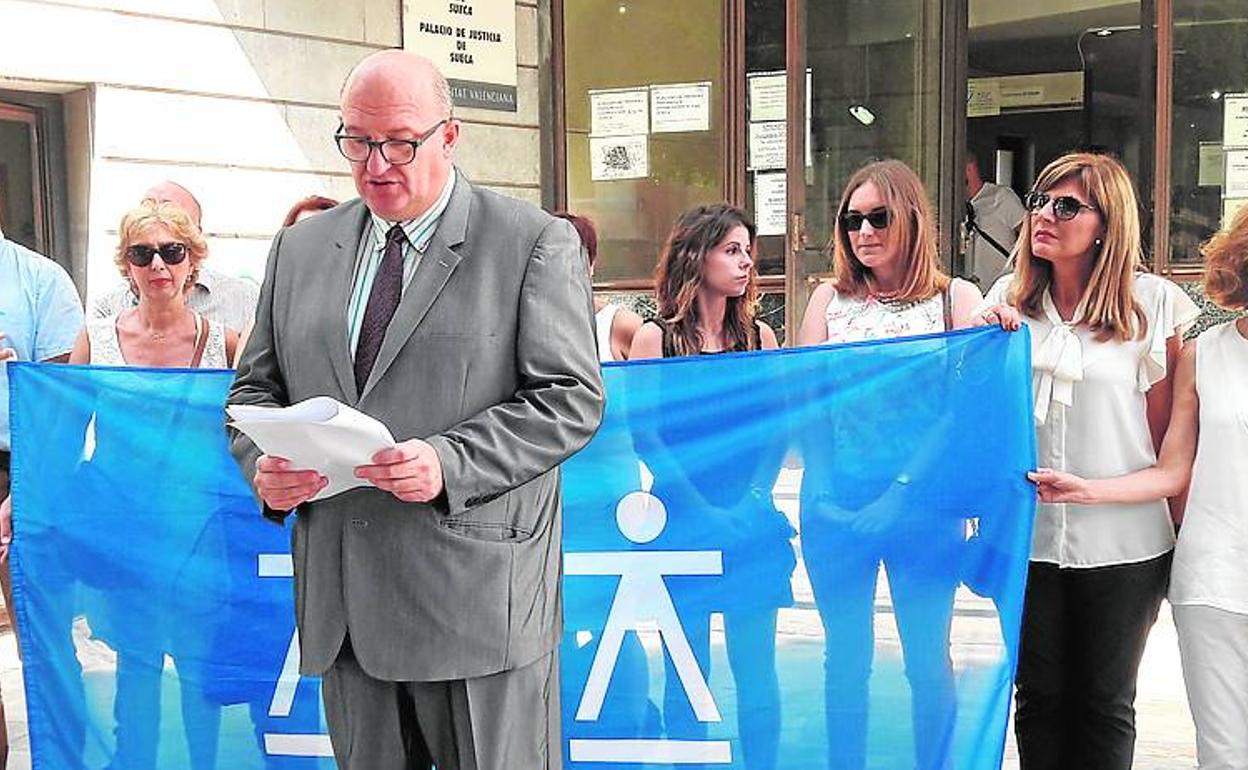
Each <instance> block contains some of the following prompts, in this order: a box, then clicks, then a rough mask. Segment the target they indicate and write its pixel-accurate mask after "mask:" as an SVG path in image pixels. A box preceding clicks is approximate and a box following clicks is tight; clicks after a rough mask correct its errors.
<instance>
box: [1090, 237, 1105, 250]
mask: <svg viewBox="0 0 1248 770" xmlns="http://www.w3.org/2000/svg"><path fill="white" fill-rule="evenodd" d="M1104 245H1105V242H1104V241H1102V240H1101V239H1100V238H1097V239H1096V240H1095V241H1092V248H1094V249H1096V250H1097V251H1100V250H1101V247H1102V246H1104Z"/></svg>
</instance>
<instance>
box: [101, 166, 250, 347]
mask: <svg viewBox="0 0 1248 770" xmlns="http://www.w3.org/2000/svg"><path fill="white" fill-rule="evenodd" d="M143 200H144V201H153V202H155V203H169V204H172V205H174V206H177V207H178V208H180V209H182V211H184V212H186V215H187V216H189V217H190V218H191V221H192V223H193V224H194V226H195V230H196V231H197V232H198V233H199V235H200V237H201V238H202V237H203V228H202V210H201V208H200V205H199V201H198V200H197V199H196V198H195V196H194V195H192V194H191V192H190V191H189V190H187V189H186V188H185V187H183V186H182V185H180V184H178V183H177V182H171V181H164V182H160V183H159V184H156V185H154V186H152V187H151V188H149V189H148V190H147V192H145V193H143ZM205 248H206V247H205ZM259 295H260V289H259V287H258V286H256V284H255V283H254V282H252V281H248V280H245V279H243V278H234V277H232V276H228V275H225V274H223V273H218V272H216V271H214V270H211V269H210V268H208V267H201V268H200V269H199V272H198V273H197V274H196V275H195V285H194V286H192V287H191V291H190V293H189V294H187V296H186V304H187V307H189V308H190V309H191V310H193V311H195V312H196V313H199V314H200V315H202V316H203V317H204V318H207V319H208V320H210V321H215V322H216V323H219V324H221V325H223V326H224V327H225V328H226V329H229V330H231V331H234V332H241V331H242V330H243V329H245V328H247V326H248V325H249V324H251V322H252V321H253V320H254V319H255V317H256V299H257V298H258V297H259ZM138 303H139V298H138V297H137V296H136V295H135V294H134V291H133V289H132V288H131V287H130V286H124V285H123V286H121V287H119V288H118V289H116V290H115V291H113V292H110V293H109V294H105V295H104V296H103V297H100V299H99V300H97V301H96V303H95V305H94V306H93V307H92V309H91V313H90V316H91V318H94V319H98V318H109V317H111V316H115V315H117V314H119V313H120V312H121V311H123V310H126V309H128V308H132V307H135V306H136V305H138Z"/></svg>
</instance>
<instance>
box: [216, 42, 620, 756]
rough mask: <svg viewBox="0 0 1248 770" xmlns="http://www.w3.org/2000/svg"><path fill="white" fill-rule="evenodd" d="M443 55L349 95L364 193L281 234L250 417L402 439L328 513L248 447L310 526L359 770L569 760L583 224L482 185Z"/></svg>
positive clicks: (395, 69) (348, 743)
mask: <svg viewBox="0 0 1248 770" xmlns="http://www.w3.org/2000/svg"><path fill="white" fill-rule="evenodd" d="M459 135H460V126H459V123H458V122H457V121H455V119H454V118H452V117H451V99H450V91H449V88H448V86H447V84H446V80H445V79H444V78H443V77H442V75H441V74H440V73H439V72H438V71H437V69H436V68H435V67H434V66H433V65H432V64H431V63H430V62H429V61H428V60H426V59H423V58H421V57H419V56H416V55H414V54H411V53H407V52H402V51H384V52H380V53H376V54H373V55H372V56H370V57H368V58H367V59H365V60H364V61H363V62H361V63H360V64H359V65H358V66H357V67H356V68H355V70H354V71H353V72H352V73H351V75H350V76H349V77H348V79H347V82H346V85H345V86H344V88H343V97H342V125H341V127H340V128H339V130H338V133H337V135H336V136H335V140H336V141H337V143H338V147H339V149H340V151H341V152H342V154H343V155H344V156H345V157H346V158H347V159H348V160H349V161H350V162H351V172H352V175H353V176H354V178H355V183H356V189H357V190H358V191H359V193H360V198H361V199H362V200H356V201H351V202H349V203H346V204H343V205H341V206H338V207H337V208H335V209H333V210H331V211H328V212H326V213H324V214H321V215H319V216H316V217H312V218H310V219H307V220H304V221H303V222H300V223H298V224H296V225H294V226H292V227H290V228H287V229H284V230H282V231H281V232H279V233H278V234H277V236H276V237H275V238H274V241H273V247H272V250H271V252H270V254H269V261H268V265H267V269H266V276H265V281H264V286H263V288H262V289H261V295H260V302H259V306H258V310H257V317H256V325H255V331H254V332H253V333H252V336H251V339H250V341H249V342H248V344H247V347H246V350H245V351H244V353H243V356H242V360H241V361H240V363H239V367H238V375H237V379H236V380H235V382H234V386H233V388H232V389H231V391H230V398H229V400H230V403H232V404H267V405H286V404H291V403H295V402H297V401H300V400H302V399H305V398H309V397H312V396H318V395H328V396H332V397H334V398H337V399H339V400H341V401H344V402H346V403H348V404H352V405H354V406H356V407H357V408H358V409H360V410H361V411H363V412H366V413H368V414H370V415H372V416H373V417H376V418H378V419H379V420H381V421H382V422H384V423H385V424H386V425H387V426H388V427H389V429H390V431H391V433H392V434H393V435H394V436H395V437H396V438H397V439H399V444H398V446H397V447H395V448H393V449H388V450H383V451H382V452H379V453H378V454H377V455H375V456H374V457H373V458H372V460H373V462H372V464H369V465H364V466H361V467H359V468H357V469H356V473H357V475H359V476H360V477H361V478H364V479H366V480H367V481H368V482H370V484H371V485H370V486H366V487H362V488H359V489H355V490H351V491H348V492H345V493H343V494H340V495H337V496H335V497H332V498H328V499H325V500H315V501H312V500H311V498H313V497H314V496H315V495H316V494H317V492H318V491H320V489H322V488H323V486H324V484H325V479H324V478H322V476H321V474H320V473H318V472H317V470H316V469H302V468H293V467H291V464H290V463H289V462H288V461H286V460H284V459H282V458H277V457H269V456H263V455H261V454H260V452H259V450H258V449H257V448H256V446H255V445H254V444H252V443H251V442H250V441H249V440H248V439H247V438H246V437H244V436H242V435H240V434H237V433H234V434H233V435H232V449H233V452H234V455H235V457H236V458H237V459H238V461H239V463H240V464H241V465H242V467H243V471H244V474H245V475H246V477H247V478H249V479H251V480H252V483H253V485H254V487H255V490H256V493H257V495H258V496H259V497H260V498H261V499H262V500H263V502H264V504H265V515H266V516H270V517H272V518H275V519H281V518H282V517H283V516H284V512H285V511H288V510H290V509H292V508H293V509H296V510H297V512H298V518H297V520H296V524H295V532H294V544H293V546H294V557H295V611H296V618H297V620H298V623H299V633H300V645H301V652H302V661H303V663H302V671H303V673H305V674H310V675H315V674H320V675H323V677H324V699H325V711H326V716H327V719H328V722H329V731H330V738H331V740H332V743H333V747H334V754H335V757H336V758H337V760H338V765H339V767H341V768H344V769H346V770H391V768H393V770H409V769H411V768H421V769H422V770H424V769H426V768H429V767H431V766H432V765H434V764H436V765H437V767H438V768H439V770H458V769H460V768H463V769H464V770H470V769H472V770H504V769H506V770H521V769H528V768H533V769H535V770H536V769H537V768H557V767H559V764H560V747H559V709H558V691H559V684H558V660H557V654H556V646H557V643H558V641H559V636H560V628H559V625H560V612H561V595H560V587H559V579H560V573H561V569H560V563H561V562H560V539H561V513H560V489H559V472H558V466H559V463H561V462H562V461H563V460H565V459H566V458H567V457H569V456H570V455H571V454H573V453H574V452H576V451H577V450H578V449H579V448H580V447H581V446H582V445H584V444H585V443H586V442H587V441H588V440H589V438H590V437H591V436H592V435H593V433H594V431H595V430H596V429H597V426H598V422H599V420H600V418H601V414H602V406H603V391H602V381H601V377H600V374H599V370H598V363H597V355H596V352H595V347H594V333H593V321H592V307H591V297H590V289H589V281H588V276H587V271H586V266H585V261H584V260H583V259H581V258H580V250H579V242H578V240H577V237H576V234H575V232H574V231H573V229H572V228H571V226H570V225H568V224H567V223H566V222H563V221H561V220H557V219H554V218H553V217H551V216H549V215H547V214H545V213H544V212H542V211H540V210H539V209H537V208H535V207H533V206H530V205H527V204H524V203H520V202H518V201H515V200H511V199H508V198H505V197H502V196H500V195H497V194H494V193H491V192H489V191H487V190H484V189H482V188H479V187H476V186H474V185H472V184H471V183H469V182H468V180H467V179H465V178H464V176H463V175H462V174H460V173H458V172H457V170H456V169H455V167H454V165H453V163H452V154H453V151H454V149H455V145H456V143H457V141H458V139H459Z"/></svg>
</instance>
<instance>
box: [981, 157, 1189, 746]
mask: <svg viewBox="0 0 1248 770" xmlns="http://www.w3.org/2000/svg"><path fill="white" fill-rule="evenodd" d="M1025 205H1026V207H1027V209H1028V210H1029V212H1030V214H1029V215H1028V216H1027V218H1026V219H1025V220H1024V221H1023V227H1022V232H1021V233H1020V234H1019V240H1018V245H1017V247H1016V261H1015V272H1014V273H1013V274H1012V275H1007V276H1003V277H1002V278H1001V279H1000V280H999V281H997V283H996V284H995V285H994V286H993V288H992V289H991V290H990V291H989V293H988V297H987V299H986V300H985V304H986V305H993V304H995V303H1006V304H1007V305H1008V306H1009V307H1011V308H1013V309H1015V310H1017V311H1018V313H1020V314H1021V315H1022V318H1023V321H1024V322H1025V323H1026V324H1027V326H1028V327H1029V328H1030V330H1031V335H1032V369H1033V384H1034V389H1035V422H1036V433H1037V443H1038V450H1039V464H1040V466H1042V467H1048V468H1053V469H1056V470H1059V471H1065V472H1069V473H1073V474H1078V475H1080V476H1116V475H1121V474H1124V473H1130V472H1133V471H1137V470H1141V469H1143V468H1147V467H1149V466H1151V465H1153V464H1154V463H1155V462H1156V461H1157V448H1158V447H1160V445H1161V442H1162V436H1163V435H1164V434H1165V431H1166V425H1167V423H1168V422H1169V420H1170V414H1171V404H1172V394H1173V387H1172V380H1173V377H1174V371H1175V367H1176V364H1177V362H1178V358H1179V350H1180V345H1181V340H1182V332H1183V330H1184V329H1185V328H1186V327H1187V325H1188V324H1189V323H1190V322H1191V321H1193V320H1195V318H1196V316H1197V315H1198V310H1197V308H1196V306H1195V304H1194V303H1193V302H1192V301H1191V300H1190V299H1188V297H1187V295H1185V294H1184V293H1183V292H1182V291H1181V290H1180V289H1179V288H1178V286H1176V285H1175V284H1173V283H1170V282H1169V281H1167V280H1165V279H1163V278H1160V277H1158V276H1155V275H1151V274H1147V273H1142V272H1140V269H1141V265H1142V254H1141V248H1142V247H1141V244H1142V239H1141V233H1140V218H1139V204H1138V203H1137V200H1136V196H1135V190H1134V187H1133V185H1132V183H1131V178H1130V177H1129V176H1128V174H1127V171H1126V169H1124V168H1123V166H1122V164H1121V163H1120V162H1119V161H1117V160H1116V159H1114V158H1113V157H1110V156H1108V155H1095V154H1091V153H1072V154H1069V155H1065V156H1063V157H1061V158H1058V159H1057V160H1055V161H1053V162H1052V163H1050V164H1049V165H1048V166H1046V167H1045V168H1044V170H1043V171H1041V172H1040V176H1039V177H1038V178H1037V180H1036V184H1035V186H1034V188H1033V189H1032V191H1031V192H1030V193H1028V194H1027V196H1026V199H1025ZM998 307H999V309H1000V310H1001V311H1002V312H1004V311H1005V308H1003V307H1000V306H998ZM1174 542H1175V537H1174V525H1173V523H1172V522H1171V519H1170V513H1169V511H1168V509H1167V506H1166V501H1165V499H1164V496H1163V495H1162V494H1160V493H1158V494H1157V495H1156V496H1155V497H1152V498H1151V499H1147V500H1140V501H1137V502H1133V503H1107V504H1089V505H1078V504H1072V503H1066V502H1062V503H1050V502H1042V503H1041V504H1040V506H1039V507H1038V509H1037V512H1036V523H1035V527H1034V537H1033V543H1032V554H1031V565H1030V569H1029V571H1028V577H1027V594H1026V599H1025V602H1024V610H1023V628H1022V639H1021V642H1020V648H1019V656H1020V657H1019V665H1018V677H1017V686H1018V693H1017V698H1016V701H1015V702H1016V708H1017V710H1016V712H1015V718H1014V724H1015V730H1016V732H1017V734H1018V748H1019V757H1020V759H1021V762H1022V767H1023V768H1024V770H1037V769H1038V768H1039V769H1041V770H1047V768H1053V769H1054V770H1057V769H1058V768H1071V767H1095V768H1098V770H1127V768H1130V767H1131V761H1132V756H1133V752H1134V743H1135V707H1134V701H1135V681H1136V675H1137V673H1138V670H1139V664H1140V658H1141V656H1142V655H1143V653H1144V644H1145V641H1146V640H1147V638H1148V632H1149V629H1150V628H1151V627H1152V625H1153V622H1154V621H1155V620H1156V618H1157V612H1158V609H1159V607H1160V605H1161V599H1162V597H1163V596H1164V594H1165V591H1166V583H1167V580H1168V577H1169V574H1170V558H1171V553H1172V550H1173V548H1174Z"/></svg>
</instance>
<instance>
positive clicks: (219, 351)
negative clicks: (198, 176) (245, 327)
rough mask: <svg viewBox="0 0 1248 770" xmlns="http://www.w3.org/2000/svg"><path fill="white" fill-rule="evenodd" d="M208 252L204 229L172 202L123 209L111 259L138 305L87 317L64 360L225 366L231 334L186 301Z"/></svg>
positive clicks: (230, 354)
mask: <svg viewBox="0 0 1248 770" xmlns="http://www.w3.org/2000/svg"><path fill="white" fill-rule="evenodd" d="M207 254H208V246H207V244H206V243H205V242H204V237H203V235H202V234H200V232H199V230H198V228H196V227H195V225H194V223H193V222H192V221H191V219H190V217H188V216H187V215H186V213H185V212H183V211H182V210H181V209H179V208H178V207H176V206H174V205H172V204H169V203H155V202H152V201H145V202H144V203H143V205H142V206H140V207H139V208H137V209H135V210H133V211H131V212H129V213H128V214H126V215H125V216H124V217H123V218H122V220H121V242H120V243H119V244H118V245H117V251H116V254H115V257H114V261H115V262H116V264H117V269H118V270H119V271H120V272H121V276H122V278H124V279H125V280H126V282H127V283H129V284H130V291H132V292H133V293H134V295H135V296H136V297H138V300H139V302H138V305H137V306H136V307H133V308H130V309H127V310H123V311H122V312H121V313H119V314H117V315H115V316H111V317H108V318H101V319H97V320H94V321H90V322H88V323H87V326H86V328H85V329H83V331H82V333H81V334H80V335H79V336H78V341H77V343H76V344H75V345H74V350H73V352H72V353H70V356H69V362H70V363H71V364H87V363H90V364H104V365H110V366H146V367H175V368H179V367H191V368H196V367H201V366H202V367H204V368H214V369H224V368H228V367H229V362H230V361H232V360H233V356H234V349H235V347H236V346H237V345H238V334H237V333H236V332H233V331H229V330H227V329H225V327H223V326H221V325H219V324H215V323H211V322H210V321H208V319H206V318H204V317H203V316H201V315H200V314H198V313H196V312H194V311H193V310H191V309H190V308H189V307H187V304H186V294H187V292H189V291H190V290H191V287H193V286H194V285H195V278H196V276H197V275H198V273H199V266H200V263H202V262H203V261H204V257H206V256H207Z"/></svg>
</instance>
